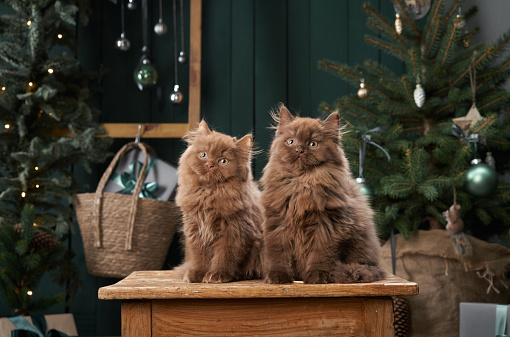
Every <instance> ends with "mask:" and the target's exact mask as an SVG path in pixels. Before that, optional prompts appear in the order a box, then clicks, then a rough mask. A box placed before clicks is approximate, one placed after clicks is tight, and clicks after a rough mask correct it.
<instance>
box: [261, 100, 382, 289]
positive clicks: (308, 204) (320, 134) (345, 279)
mask: <svg viewBox="0 0 510 337" xmlns="http://www.w3.org/2000/svg"><path fill="white" fill-rule="evenodd" d="M274 117H275V121H276V122H277V123H278V125H277V126H276V134H275V137H274V140H273V143H272V145H271V150H270V156H269V162H268V163H267V165H266V167H265V168H264V171H263V176H262V179H261V182H262V185H263V191H262V200H263V204H264V207H265V216H266V219H265V222H264V225H263V228H264V245H265V248H264V249H265V272H266V282H267V283H287V282H291V281H292V280H296V279H298V280H299V279H300V280H303V281H304V282H305V283H328V282H335V283H352V282H372V281H375V280H378V279H381V278H382V277H383V276H384V272H383V271H382V270H381V269H380V268H379V267H378V264H379V252H380V244H379V242H378V239H377V236H376V232H375V226H374V223H373V220H372V215H373V211H372V209H371V207H370V206H369V204H368V201H367V198H366V197H365V196H364V195H363V194H362V193H361V192H360V191H359V188H358V187H357V184H356V182H355V181H354V180H353V179H352V175H351V171H350V168H349V164H348V162H347V159H346V157H345V154H344V151H343V149H342V147H341V146H340V130H339V123H340V122H339V115H338V113H337V112H333V113H332V114H331V115H330V116H329V117H328V118H327V119H326V120H324V121H321V120H320V119H311V118H300V117H293V116H292V115H291V113H290V112H289V110H287V108H286V107H285V106H283V104H280V111H279V116H276V114H274Z"/></svg>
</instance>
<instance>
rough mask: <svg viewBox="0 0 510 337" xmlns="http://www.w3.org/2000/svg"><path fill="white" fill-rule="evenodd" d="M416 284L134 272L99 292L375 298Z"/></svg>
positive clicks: (128, 296)
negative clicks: (206, 279) (195, 279)
mask: <svg viewBox="0 0 510 337" xmlns="http://www.w3.org/2000/svg"><path fill="white" fill-rule="evenodd" d="M418 291H419V290H418V284H416V283H415V282H409V281H406V280H404V279H401V278H398V277H396V276H393V275H390V276H388V277H387V278H386V279H384V280H381V281H377V282H372V283H351V284H341V283H328V284H304V283H295V282H294V283H287V284H266V283H264V281H263V280H249V281H239V282H230V283H219V284H211V283H186V282H183V281H182V280H181V279H176V278H175V277H174V275H173V271H171V270H158V271H135V272H133V273H132V274H130V275H129V276H127V277H126V278H124V279H123V280H121V281H119V282H117V283H115V284H112V285H110V286H106V287H102V288H100V289H99V292H98V297H99V299H102V300H147V299H184V298H190V299H214V298H222V299H224V298H230V299H236V298H238V299H243V298H283V297H287V298H291V297H295V298H297V297H299V298H303V297H377V296H393V295H417V294H418Z"/></svg>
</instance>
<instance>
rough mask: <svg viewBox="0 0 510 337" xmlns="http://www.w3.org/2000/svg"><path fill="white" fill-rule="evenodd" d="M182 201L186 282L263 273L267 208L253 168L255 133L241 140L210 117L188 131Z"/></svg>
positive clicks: (180, 172)
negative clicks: (210, 123)
mask: <svg viewBox="0 0 510 337" xmlns="http://www.w3.org/2000/svg"><path fill="white" fill-rule="evenodd" d="M186 138H187V139H186V140H187V142H188V148H187V149H186V151H185V152H184V153H183V154H182V156H181V158H180V161H179V168H178V188H177V195H176V203H177V205H178V206H179V207H180V209H181V211H182V215H183V228H182V232H183V234H184V243H185V247H186V262H185V263H184V264H183V265H181V266H180V267H177V268H176V271H177V274H178V275H183V279H184V281H186V282H210V283H219V282H229V281H234V280H242V279H248V278H258V277H261V274H262V262H261V253H262V252H261V250H262V227H261V226H262V222H263V209H262V204H261V203H260V191H259V189H258V187H257V185H256V184H255V182H254V181H253V176H252V172H251V166H250V165H251V148H252V136H251V135H246V136H244V137H243V138H241V139H239V140H237V139H236V138H234V137H230V136H227V135H224V134H222V133H219V132H215V131H211V130H210V129H209V127H208V126H207V124H206V122H205V121H202V122H201V123H200V125H199V127H198V129H197V130H195V131H192V132H190V133H189V134H188V136H187V137H186Z"/></svg>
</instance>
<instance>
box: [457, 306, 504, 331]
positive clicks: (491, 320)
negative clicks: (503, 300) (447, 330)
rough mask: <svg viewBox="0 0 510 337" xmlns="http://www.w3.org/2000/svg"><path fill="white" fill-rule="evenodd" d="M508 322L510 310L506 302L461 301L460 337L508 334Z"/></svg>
mask: <svg viewBox="0 0 510 337" xmlns="http://www.w3.org/2000/svg"><path fill="white" fill-rule="evenodd" d="M507 322H510V310H508V305H506V304H505V305H500V304H494V303H471V302H461V303H460V321H459V337H494V336H508V335H509V333H510V329H509V327H508V323H507ZM496 330H500V331H496ZM503 331H504V333H502V332H503Z"/></svg>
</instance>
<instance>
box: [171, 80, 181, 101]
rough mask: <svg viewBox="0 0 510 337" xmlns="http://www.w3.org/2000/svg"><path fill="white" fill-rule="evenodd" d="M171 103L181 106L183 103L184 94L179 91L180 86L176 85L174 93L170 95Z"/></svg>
mask: <svg viewBox="0 0 510 337" xmlns="http://www.w3.org/2000/svg"><path fill="white" fill-rule="evenodd" d="M170 102H172V103H174V104H179V103H181V102H182V93H181V92H180V91H179V85H178V84H176V85H174V91H173V92H172V93H171V94H170Z"/></svg>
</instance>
